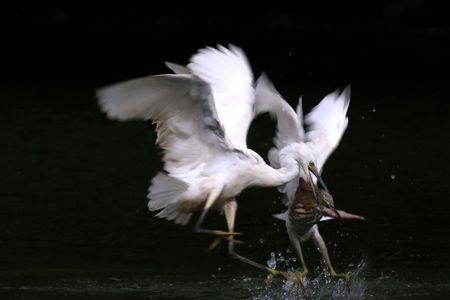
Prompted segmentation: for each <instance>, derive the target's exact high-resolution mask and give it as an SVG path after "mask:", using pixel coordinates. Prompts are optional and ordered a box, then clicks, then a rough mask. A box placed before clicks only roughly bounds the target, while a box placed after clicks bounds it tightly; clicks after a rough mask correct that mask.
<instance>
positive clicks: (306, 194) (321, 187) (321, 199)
mask: <svg viewBox="0 0 450 300" xmlns="http://www.w3.org/2000/svg"><path fill="white" fill-rule="evenodd" d="M308 169H309V171H310V172H312V173H313V174H314V176H316V178H317V184H316V183H314V182H313V181H312V180H305V179H303V178H302V177H300V179H299V182H298V188H297V191H296V192H295V196H294V199H293V201H291V202H290V204H289V207H288V210H287V211H286V212H285V213H284V214H281V215H277V216H276V217H278V218H280V219H283V220H285V221H286V228H287V232H288V235H289V239H290V240H291V243H292V246H293V247H294V249H295V251H296V253H297V256H298V258H299V260H300V262H301V264H302V271H301V272H298V273H295V276H296V278H297V279H298V280H299V281H300V282H302V283H303V281H304V279H305V277H306V275H307V274H308V268H307V267H306V264H305V260H304V258H303V253H302V248H301V244H300V243H301V242H305V241H307V240H309V239H311V238H312V239H313V241H314V243H315V245H316V247H317V248H318V249H319V251H320V253H321V254H322V257H323V259H324V260H325V262H326V264H327V266H328V269H329V270H330V274H331V276H333V277H337V278H344V279H345V280H347V281H348V280H349V278H350V277H349V275H348V274H344V273H337V272H336V271H335V270H334V268H333V265H332V264H331V259H330V256H329V254H328V250H327V247H326V245H325V242H324V240H323V238H322V236H321V235H320V232H319V228H318V226H317V223H319V222H320V221H324V220H328V219H333V218H338V219H341V220H350V219H357V220H364V217H362V216H359V215H355V214H351V213H347V212H345V211H343V210H338V209H336V208H335V207H334V201H333V197H332V196H331V194H330V193H329V191H328V189H327V188H326V186H325V184H324V183H323V180H322V178H321V177H320V175H319V173H318V171H317V168H316V166H315V165H314V163H310V164H309V166H308ZM272 274H273V275H281V276H283V277H286V273H283V272H279V271H276V272H272Z"/></svg>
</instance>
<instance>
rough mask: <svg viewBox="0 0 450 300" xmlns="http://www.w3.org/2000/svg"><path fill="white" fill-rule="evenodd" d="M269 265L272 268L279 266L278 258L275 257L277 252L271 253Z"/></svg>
mask: <svg viewBox="0 0 450 300" xmlns="http://www.w3.org/2000/svg"><path fill="white" fill-rule="evenodd" d="M267 266H268V267H269V268H271V269H276V268H277V259H276V258H275V253H273V252H271V253H270V259H269V260H267Z"/></svg>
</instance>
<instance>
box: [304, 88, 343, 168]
mask: <svg viewBox="0 0 450 300" xmlns="http://www.w3.org/2000/svg"><path fill="white" fill-rule="evenodd" d="M349 103H350V87H349V86H348V87H346V88H345V89H344V91H342V92H341V93H339V91H335V92H334V93H331V94H329V95H328V96H326V97H325V98H324V99H323V100H322V101H321V102H320V103H319V104H318V105H317V106H316V107H314V108H313V109H312V111H311V112H310V113H309V114H308V115H307V116H306V117H305V124H306V125H307V126H308V131H307V133H306V140H307V144H308V145H309V146H310V149H311V152H312V154H313V156H314V157H315V160H316V161H315V164H316V166H317V169H318V170H319V171H321V170H322V168H323V165H324V164H325V161H326V160H327V158H328V157H329V156H330V154H331V153H332V152H333V151H334V149H335V148H336V147H337V145H338V144H339V141H340V140H341V137H342V135H343V134H344V131H345V129H346V128H347V124H348V118H347V110H348V105H349Z"/></svg>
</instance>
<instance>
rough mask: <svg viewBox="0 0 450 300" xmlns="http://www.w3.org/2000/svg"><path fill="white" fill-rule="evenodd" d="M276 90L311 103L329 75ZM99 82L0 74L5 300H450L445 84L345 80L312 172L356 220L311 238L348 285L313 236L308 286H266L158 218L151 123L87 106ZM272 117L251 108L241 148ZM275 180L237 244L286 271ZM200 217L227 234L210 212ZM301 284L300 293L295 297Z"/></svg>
mask: <svg viewBox="0 0 450 300" xmlns="http://www.w3.org/2000/svg"><path fill="white" fill-rule="evenodd" d="M279 81H280V82H277V81H275V84H276V85H277V87H278V88H279V90H280V91H281V92H282V94H283V95H285V96H286V97H287V99H288V100H289V101H290V103H291V104H294V103H295V102H296V100H295V99H296V97H298V96H299V94H300V93H302V94H303V95H304V98H303V99H304V100H303V101H304V106H305V108H304V110H305V111H309V109H310V108H311V107H312V106H313V105H314V104H316V103H318V101H319V100H320V99H321V97H323V96H324V95H325V94H326V93H328V92H330V91H332V90H333V89H334V88H337V87H342V86H343V84H342V83H340V82H309V83H307V84H304V85H301V84H299V85H297V84H294V83H283V81H282V80H281V79H279ZM102 84H105V83H104V82H101V83H90V84H85V83H83V84H81V83H80V84H76V83H72V84H67V83H61V84H57V83H54V82H53V83H52V84H48V83H32V84H17V83H9V84H6V83H4V84H2V85H1V93H0V97H1V100H2V101H1V104H0V105H1V106H0V108H1V109H0V134H1V140H0V155H1V160H0V174H1V181H0V198H1V201H0V237H1V239H0V299H61V298H64V299H280V298H285V299H296V298H302V297H303V298H304V297H305V295H306V297H307V298H313V299H314V298H324V299H328V298H330V297H333V298H356V299H357V298H368V299H393V298H395V299H402V298H404V299H406V298H415V299H425V298H428V299H429V298H433V299H439V298H440V299H447V298H448V295H449V293H450V260H449V259H450V239H449V236H450V226H449V225H450V220H449V215H450V204H449V201H450V198H449V192H448V191H449V184H448V171H449V164H448V162H447V157H448V153H449V152H450V143H449V142H448V136H449V130H450V121H449V117H448V116H449V112H450V101H449V99H450V88H449V87H448V85H446V84H445V83H423V82H405V83H392V82H390V83H383V82H371V83H359V82H353V85H352V88H353V90H352V100H351V104H350V109H349V118H350V123H349V128H348V130H347V132H346V134H345V136H344V138H343V140H342V142H341V145H340V146H339V148H338V149H337V151H336V152H335V153H334V154H333V155H332V156H331V157H330V159H329V160H328V162H327V164H326V166H325V170H324V173H323V177H324V179H325V181H326V182H327V185H328V186H329V188H330V190H331V191H332V193H333V195H334V198H335V202H336V205H337V207H338V208H342V209H345V210H348V211H350V212H355V213H359V214H362V215H364V216H366V217H367V218H368V221H367V222H364V223H361V222H349V223H339V222H326V223H324V224H321V227H320V228H321V229H320V230H321V232H322V235H323V236H324V239H325V240H326V242H327V245H328V247H329V250H330V252H331V256H332V261H333V263H334V264H335V266H336V269H337V270H339V271H350V272H355V273H357V274H358V277H359V278H360V279H361V281H358V282H356V283H354V285H353V286H352V287H351V290H350V294H346V293H345V288H344V287H343V286H342V283H341V282H337V281H334V280H332V281H330V280H329V278H328V277H327V275H326V272H325V273H324V272H323V270H322V265H321V262H320V258H319V255H318V253H317V251H316V249H315V248H314V247H313V245H312V244H309V243H307V244H305V247H304V253H305V256H306V261H307V264H308V266H309V268H310V269H311V270H312V273H311V276H310V277H309V281H308V282H307V285H306V287H305V290H303V291H302V290H298V288H297V287H295V286H292V284H291V283H290V282H287V283H283V282H282V281H281V280H275V281H274V282H273V283H272V285H271V286H267V285H266V284H265V283H264V279H265V274H263V273H262V272H260V271H259V270H255V269H252V268H251V267H249V266H246V265H243V264H241V263H239V262H236V261H233V260H232V259H230V258H228V257H227V254H226V249H225V247H223V245H222V246H221V247H220V248H219V249H218V250H216V251H215V252H212V253H205V249H206V248H207V246H208V245H209V243H210V241H211V238H209V237H205V236H199V235H195V234H193V233H192V231H191V229H192V224H190V225H189V226H187V227H181V226H177V225H174V224H172V223H170V222H167V221H164V220H159V219H155V218H153V217H152V214H151V213H150V212H148V211H147V209H146V203H147V200H146V198H145V196H146V190H147V187H148V185H149V181H150V179H151V178H152V176H154V175H155V174H156V172H157V171H158V170H159V168H160V167H161V163H160V153H159V150H158V149H157V148H156V147H155V146H154V141H155V137H156V135H155V132H154V127H152V125H151V124H146V123H143V122H130V123H118V122H112V121H109V120H106V118H105V117H104V116H103V115H102V114H101V113H100V112H99V111H98V109H97V107H96V105H95V101H94V99H93V90H94V89H95V88H96V87H97V86H99V85H102ZM273 132H274V123H273V122H272V121H271V120H270V119H269V118H268V117H267V116H262V117H259V118H258V119H257V120H256V122H255V123H254V124H253V125H252V128H251V130H250V133H249V145H250V147H251V148H252V149H255V150H256V151H257V152H259V153H260V154H262V155H264V156H265V155H266V152H267V150H268V149H269V148H270V143H271V138H272V136H273ZM279 198H280V195H279V194H278V193H277V192H276V190H275V189H251V190H247V191H244V192H243V193H242V195H240V197H239V205H240V206H239V211H238V216H237V230H238V231H241V232H243V233H244V235H243V240H244V241H245V242H246V243H245V244H244V245H242V246H239V248H238V249H239V250H240V252H241V253H242V254H243V255H245V256H248V257H250V258H253V259H255V260H257V261H260V262H263V263H265V262H266V260H268V259H269V258H270V253H271V252H273V253H274V254H275V257H277V259H278V266H280V267H281V268H285V267H287V266H290V267H296V266H297V263H296V262H295V261H293V258H294V257H295V256H294V254H293V253H292V251H291V250H290V249H289V241H288V238H287V235H286V233H285V231H284V227H283V224H281V223H279V222H278V221H276V220H275V219H273V218H272V217H271V215H272V214H273V213H277V212H280V211H282V209H283V205H282V204H281V202H280V201H278V200H279ZM207 222H208V223H209V224H208V225H209V226H211V227H216V228H225V222H224V218H223V216H220V215H219V214H211V215H210V217H209V219H208V221H207ZM305 293H306V294H305Z"/></svg>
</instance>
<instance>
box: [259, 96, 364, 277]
mask: <svg viewBox="0 0 450 300" xmlns="http://www.w3.org/2000/svg"><path fill="white" fill-rule="evenodd" d="M270 97H271V98H272V99H276V98H279V97H280V95H279V94H278V92H277V91H276V90H275V89H274V88H273V87H272V89H271V90H267V91H266V98H267V99H268V98H270ZM266 101H267V100H266ZM349 102H350V87H347V88H346V89H345V90H344V91H343V92H341V93H340V92H338V91H336V92H334V93H331V94H329V95H328V96H326V97H325V98H324V99H323V100H322V101H321V102H320V103H319V104H318V105H317V106H316V107H314V108H313V109H312V111H311V112H310V113H309V114H308V115H307V116H306V117H305V125H307V126H308V129H309V130H308V131H307V132H306V134H305V131H304V129H303V126H301V127H300V128H297V130H299V132H292V133H291V134H289V133H288V132H287V131H286V130H285V131H284V132H283V133H281V132H279V133H278V134H277V137H276V138H275V140H274V142H275V147H274V148H272V149H271V150H270V152H269V159H270V161H271V164H272V166H275V167H276V166H278V165H279V163H280V161H279V159H278V155H279V149H283V148H285V147H286V144H287V143H289V144H290V147H292V148H294V149H296V151H297V153H298V155H299V157H300V158H299V163H300V166H301V168H300V172H299V174H298V177H296V178H294V179H293V180H291V181H290V182H289V183H287V184H286V185H284V186H283V187H280V188H279V189H280V191H281V192H283V193H284V194H285V203H286V205H287V206H288V210H287V211H286V212H285V213H283V214H279V215H276V217H277V218H279V219H282V220H284V221H286V228H287V232H288V235H289V239H290V241H291V243H292V245H293V247H294V249H295V251H296V253H297V256H298V258H299V260H300V262H301V264H302V268H303V270H302V272H300V273H296V274H295V275H296V277H297V278H298V279H299V280H300V281H301V282H303V280H304V278H305V276H306V274H307V273H308V269H307V267H306V265H305V261H304V258H303V254H302V249H301V245H300V243H301V242H304V241H306V240H309V239H310V238H312V239H313V240H314V243H315V244H316V246H317V248H318V249H319V251H320V252H321V254H322V256H323V258H324V260H325V262H326V264H327V266H328V268H329V270H330V273H331V275H332V276H333V277H341V278H345V279H347V280H348V279H349V277H348V275H347V274H339V273H337V272H336V271H335V270H334V268H333V266H332V264H331V260H330V257H329V255H328V250H327V247H326V245H325V242H324V240H323V238H322V236H321V235H320V233H319V230H318V226H317V223H318V222H319V221H320V220H327V219H330V218H339V219H360V220H363V219H364V218H363V217H361V216H358V215H354V214H350V213H347V212H345V211H341V210H336V208H335V207H334V202H333V197H332V196H331V195H330V193H329V191H328V189H327V188H326V186H325V183H324V182H323V180H322V178H321V177H320V175H319V174H320V173H321V170H322V168H323V165H324V164H325V161H326V159H327V158H328V157H329V156H330V154H331V153H332V152H333V151H334V149H335V148H336V147H337V146H338V144H339V142H340V140H341V137H342V135H343V134H344V132H345V130H346V128H347V124H348V118H347V116H346V114H347V109H348V105H349ZM288 116H290V115H288ZM297 118H298V121H299V124H303V112H302V102H301V99H300V100H299V103H298V106H297ZM286 136H289V139H286ZM292 136H295V137H296V139H297V140H296V141H294V142H293V141H292ZM305 166H306V167H305ZM311 173H312V174H313V175H314V177H315V178H313V177H311V175H310V174H311ZM273 274H274V275H283V276H285V277H286V276H288V274H287V273H283V272H277V273H273Z"/></svg>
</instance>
